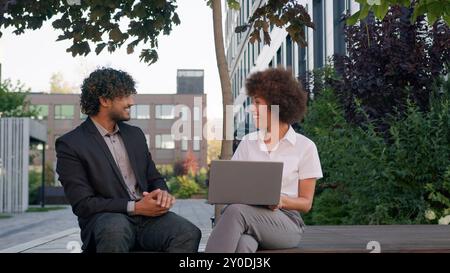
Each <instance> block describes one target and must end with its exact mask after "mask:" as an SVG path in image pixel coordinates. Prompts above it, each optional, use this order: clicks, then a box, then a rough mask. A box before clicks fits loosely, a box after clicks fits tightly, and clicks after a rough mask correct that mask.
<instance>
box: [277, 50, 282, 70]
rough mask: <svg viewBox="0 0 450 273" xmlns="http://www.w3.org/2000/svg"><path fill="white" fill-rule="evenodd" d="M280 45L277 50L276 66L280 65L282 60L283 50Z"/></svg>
mask: <svg viewBox="0 0 450 273" xmlns="http://www.w3.org/2000/svg"><path fill="white" fill-rule="evenodd" d="M281 47H282V46H280V48H278V50H277V66H279V65H281V64H282V60H283V50H282V48H281Z"/></svg>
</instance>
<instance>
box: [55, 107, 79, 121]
mask: <svg viewBox="0 0 450 273" xmlns="http://www.w3.org/2000/svg"><path fill="white" fill-rule="evenodd" d="M74 112H75V107H74V106H73V105H55V119H73V115H74Z"/></svg>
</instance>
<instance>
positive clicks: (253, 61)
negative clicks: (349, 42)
mask: <svg viewBox="0 0 450 273" xmlns="http://www.w3.org/2000/svg"><path fill="white" fill-rule="evenodd" d="M239 2H240V6H241V8H240V10H238V11H236V10H231V9H228V10H226V20H225V47H226V48H225V50H226V55H227V61H228V68H229V74H230V78H231V85H232V93H233V101H234V105H235V106H239V111H237V112H235V117H234V119H235V120H234V124H235V128H237V132H236V133H237V137H238V138H239V137H241V136H243V135H244V134H247V133H248V132H249V131H252V130H254V128H253V121H252V118H251V117H250V115H249V113H248V111H246V109H247V107H248V106H249V105H250V103H251V101H250V98H249V97H247V96H246V95H245V79H246V78H247V76H248V75H249V74H251V73H253V72H256V71H259V70H263V69H265V68H268V67H277V66H283V67H287V68H290V69H291V70H292V72H293V73H294V75H295V76H296V77H298V78H301V77H302V76H303V75H304V74H305V73H306V72H307V71H310V70H313V69H315V68H320V67H323V66H324V65H325V64H326V62H327V59H328V58H329V57H331V56H332V55H333V54H335V53H339V54H345V42H344V35H343V27H344V22H343V20H342V15H344V14H346V13H350V14H353V13H355V12H356V11H358V10H359V4H358V3H357V2H355V1H354V0H333V1H331V0H298V1H297V2H298V3H300V4H302V5H303V6H305V7H306V8H307V10H308V13H309V14H310V15H311V18H312V20H313V22H314V23H315V27H316V29H315V30H312V29H310V28H308V29H307V31H306V40H307V42H308V46H307V47H306V48H302V47H300V46H299V45H298V44H297V43H294V42H293V41H292V38H291V37H290V35H289V34H288V33H287V32H286V30H285V29H281V28H278V27H271V28H270V30H271V31H270V35H271V39H272V41H271V44H270V46H267V45H264V44H263V42H258V41H256V42H255V43H254V44H252V43H250V42H249V38H250V37H249V35H250V33H251V31H252V29H248V30H247V31H246V32H243V33H235V31H234V29H235V27H236V26H239V25H243V24H245V23H246V22H248V19H249V18H250V17H251V15H252V14H253V11H254V10H256V9H257V8H258V7H260V6H262V5H264V4H265V3H266V2H267V0H240V1H239ZM261 37H262V35H261Z"/></svg>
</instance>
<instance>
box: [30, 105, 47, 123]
mask: <svg viewBox="0 0 450 273" xmlns="http://www.w3.org/2000/svg"><path fill="white" fill-rule="evenodd" d="M32 110H35V111H37V119H39V120H46V119H47V117H48V105H41V104H38V105H33V107H32Z"/></svg>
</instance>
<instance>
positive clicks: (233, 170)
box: [208, 160, 283, 205]
mask: <svg viewBox="0 0 450 273" xmlns="http://www.w3.org/2000/svg"><path fill="white" fill-rule="evenodd" d="M282 177H283V162H271V161H238V160H213V161H212V162H211V169H210V176H209V189H208V202H209V203H210V204H247V205H276V204H278V202H279V201H280V193H281V180H282Z"/></svg>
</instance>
